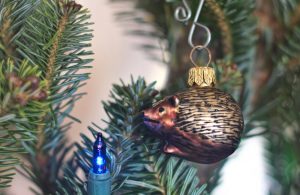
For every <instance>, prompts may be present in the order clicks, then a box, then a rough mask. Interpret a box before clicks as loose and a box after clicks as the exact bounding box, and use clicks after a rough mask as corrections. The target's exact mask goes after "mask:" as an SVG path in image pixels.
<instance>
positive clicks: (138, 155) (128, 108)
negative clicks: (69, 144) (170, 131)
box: [58, 78, 205, 194]
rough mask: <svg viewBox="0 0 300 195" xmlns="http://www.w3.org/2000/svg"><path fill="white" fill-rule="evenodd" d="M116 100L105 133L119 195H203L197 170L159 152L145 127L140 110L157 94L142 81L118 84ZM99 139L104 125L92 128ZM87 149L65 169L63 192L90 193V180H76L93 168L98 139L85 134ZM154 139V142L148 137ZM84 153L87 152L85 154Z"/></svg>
mask: <svg viewBox="0 0 300 195" xmlns="http://www.w3.org/2000/svg"><path fill="white" fill-rule="evenodd" d="M112 91H113V92H112V93H111V98H112V101H108V102H104V103H103V105H104V108H105V110H106V112H107V115H108V117H109V121H108V122H107V124H108V127H107V128H106V129H105V131H104V134H105V135H108V136H109V137H108V138H107V139H106V142H107V143H108V151H107V152H108V154H109V164H110V165H111V166H110V167H109V168H110V170H111V172H112V182H113V186H112V188H113V189H112V190H113V193H114V194H138V193H143V194H202V193H203V191H204V189H205V185H204V186H202V187H200V183H199V180H198V179H197V177H196V172H197V171H196V169H195V168H193V167H191V165H189V164H188V163H186V162H185V161H183V160H179V159H177V158H175V157H170V156H166V155H164V154H160V151H159V141H158V140H156V139H153V138H151V136H150V135H148V133H147V129H146V128H145V127H144V125H142V124H141V123H142V116H141V114H140V112H141V111H142V110H143V109H144V108H145V107H148V106H150V104H151V102H152V100H153V94H155V93H156V92H155V90H154V88H153V84H150V85H148V86H147V85H146V83H145V81H144V80H143V79H141V78H139V79H138V80H137V81H132V83H131V85H125V84H124V83H123V82H122V85H121V86H119V85H114V87H113V90H112ZM90 131H91V132H92V134H93V135H94V139H95V135H96V133H97V132H98V131H102V129H101V128H100V127H97V126H95V128H91V127H90ZM81 137H82V140H83V142H82V145H79V144H78V145H77V148H78V150H77V152H76V153H75V159H76V160H74V161H73V162H72V163H69V166H68V167H67V168H66V171H65V180H64V181H59V185H60V186H61V189H60V190H59V192H58V194H68V193H69V194H70V193H71V194H72V193H75V191H74V189H76V190H79V191H80V192H81V193H83V194H84V193H86V189H85V187H84V186H85V185H84V183H85V181H86V178H85V180H84V181H82V180H81V179H79V178H78V177H77V176H76V171H77V172H78V171H79V170H83V171H84V172H85V174H88V171H89V169H90V167H91V157H92V155H91V151H92V145H93V141H92V140H91V139H89V138H88V137H86V136H85V135H81ZM149 137H150V138H149ZM83 151H85V152H83Z"/></svg>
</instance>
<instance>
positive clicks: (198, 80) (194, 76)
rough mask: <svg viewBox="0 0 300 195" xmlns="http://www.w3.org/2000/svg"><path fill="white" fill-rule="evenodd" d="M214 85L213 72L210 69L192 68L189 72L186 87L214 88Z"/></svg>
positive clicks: (214, 75)
mask: <svg viewBox="0 0 300 195" xmlns="http://www.w3.org/2000/svg"><path fill="white" fill-rule="evenodd" d="M215 84H216V74H215V70H214V69H213V68H211V67H207V66H206V67H199V66H197V67H194V68H191V69H190V70H189V78H188V85H189V86H195V85H196V86H199V87H214V86H215Z"/></svg>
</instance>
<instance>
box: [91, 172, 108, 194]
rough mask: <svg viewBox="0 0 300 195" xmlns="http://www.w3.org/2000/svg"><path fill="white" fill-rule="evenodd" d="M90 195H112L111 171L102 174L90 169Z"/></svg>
mask: <svg viewBox="0 0 300 195" xmlns="http://www.w3.org/2000/svg"><path fill="white" fill-rule="evenodd" d="M87 187H88V195H110V194H111V176H110V172H109V171H108V170H106V172H104V173H101V174H96V173H94V171H93V169H90V172H89V176H88V186H87Z"/></svg>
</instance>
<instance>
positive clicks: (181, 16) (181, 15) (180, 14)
mask: <svg viewBox="0 0 300 195" xmlns="http://www.w3.org/2000/svg"><path fill="white" fill-rule="evenodd" d="M182 4H183V6H179V7H177V8H176V10H175V13H174V17H175V19H176V20H177V21H179V22H183V23H186V22H187V21H189V19H190V18H191V16H192V10H191V8H190V7H189V4H188V3H187V2H186V0H182Z"/></svg>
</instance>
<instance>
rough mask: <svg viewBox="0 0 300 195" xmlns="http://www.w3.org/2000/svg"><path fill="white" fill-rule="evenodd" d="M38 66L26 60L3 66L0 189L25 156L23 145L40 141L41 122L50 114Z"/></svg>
mask: <svg viewBox="0 0 300 195" xmlns="http://www.w3.org/2000/svg"><path fill="white" fill-rule="evenodd" d="M39 74H40V72H39V70H38V67H37V66H33V65H30V64H29V63H28V62H27V61H23V62H22V63H21V64H20V66H18V65H15V64H14V63H13V62H12V61H11V60H8V61H2V62H1V63H0V102H1V103H0V154H1V155H0V188H4V187H8V186H9V185H10V182H11V180H12V179H13V177H12V176H13V175H14V168H15V166H16V165H18V164H20V159H19V156H18V155H19V154H22V153H25V152H26V150H25V149H24V147H22V145H21V142H24V143H31V142H33V141H34V140H36V131H35V129H36V128H37V126H38V125H39V124H40V123H41V122H42V121H40V119H39V116H40V115H43V114H44V112H46V111H47V107H48V102H47V101H45V99H46V95H45V91H44V90H45V86H44V85H43V84H42V82H40V79H39V78H38V75H39Z"/></svg>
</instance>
